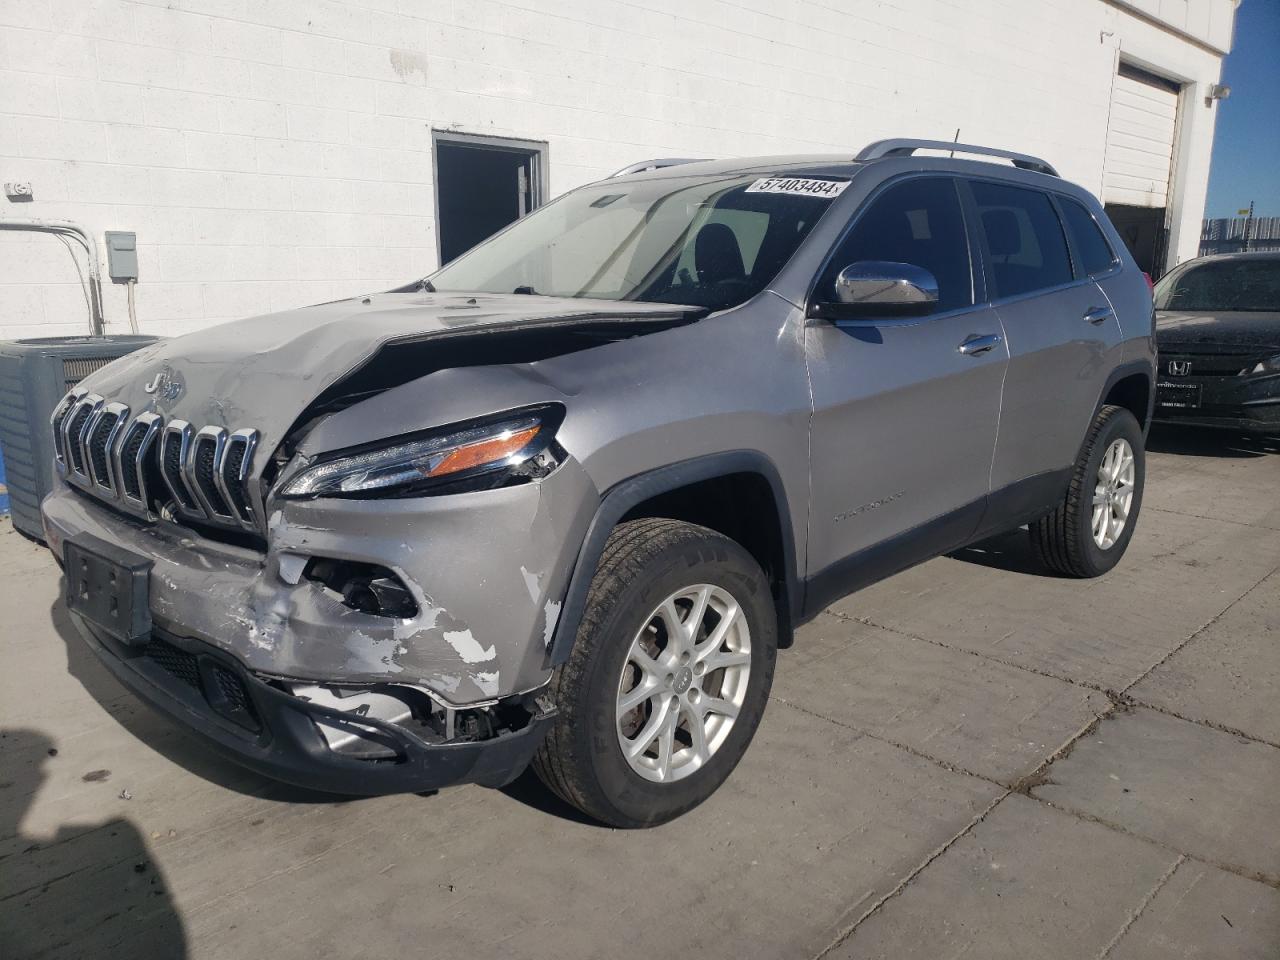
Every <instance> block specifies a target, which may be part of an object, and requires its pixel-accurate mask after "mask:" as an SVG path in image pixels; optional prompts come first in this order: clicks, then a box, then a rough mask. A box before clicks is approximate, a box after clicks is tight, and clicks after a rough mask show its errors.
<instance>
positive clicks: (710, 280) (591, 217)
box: [431, 177, 847, 310]
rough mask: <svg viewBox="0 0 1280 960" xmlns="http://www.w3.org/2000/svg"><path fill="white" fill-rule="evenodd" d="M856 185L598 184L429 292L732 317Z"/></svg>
mask: <svg viewBox="0 0 1280 960" xmlns="http://www.w3.org/2000/svg"><path fill="white" fill-rule="evenodd" d="M846 182H847V181H844V180H837V179H833V178H819V179H763V178H759V177H731V178H724V179H717V180H708V179H705V178H697V179H695V178H692V177H676V178H664V179H661V180H649V181H640V182H633V183H608V182H605V183H601V184H593V185H591V186H589V187H583V188H582V189H580V190H575V191H574V192H572V193H569V194H567V195H566V196H564V197H562V198H560V199H559V200H557V201H555V202H554V203H551V204H548V205H547V206H545V207H542V208H541V209H539V210H537V211H535V212H534V213H532V214H530V215H529V216H527V217H525V218H524V219H523V220H519V221H517V222H516V223H515V224H514V225H513V226H512V227H511V228H510V229H508V230H507V231H506V232H505V233H502V234H499V235H498V236H496V237H494V238H493V239H492V240H490V241H489V242H487V243H483V244H481V245H480V246H478V247H476V248H475V249H474V250H472V251H470V252H469V253H466V254H464V255H463V256H461V257H459V258H458V259H457V260H455V261H454V262H453V263H451V264H449V265H448V266H446V267H445V268H444V269H442V270H441V271H440V272H439V273H436V274H435V275H434V276H432V277H431V283H432V285H433V286H434V287H435V288H436V289H437V290H440V291H456V292H483V293H530V294H535V293H536V294H544V295H547V296H556V297H595V298H600V299H605V300H644V301H651V302H658V303H679V304H688V305H690V306H697V307H706V308H709V309H711V310H723V309H725V308H727V307H732V306H736V305H737V304H739V303H742V302H743V301H745V300H748V299H749V298H751V297H752V296H754V295H755V294H757V293H759V292H760V291H761V290H763V289H764V288H765V286H766V285H767V284H768V283H769V281H770V280H772V279H773V278H774V276H776V275H777V273H778V271H779V270H780V269H781V268H782V266H783V264H785V263H786V262H787V260H788V259H789V258H790V257H791V255H792V254H793V253H794V252H795V250H796V247H798V246H799V245H800V242H801V241H802V240H803V239H804V238H805V237H806V236H807V235H808V233H809V231H810V230H811V229H813V225H814V224H815V223H816V222H817V220H818V218H819V217H821V216H822V214H823V213H824V212H825V211H826V209H827V208H828V207H829V206H830V204H831V199H832V196H834V195H836V194H838V193H839V192H840V190H842V189H843V187H844V185H845V183H846ZM828 185H829V186H828ZM824 189H825V190H826V191H827V192H828V194H829V195H827V196H823V195H821V193H822V192H823V190H824ZM815 191H816V192H815Z"/></svg>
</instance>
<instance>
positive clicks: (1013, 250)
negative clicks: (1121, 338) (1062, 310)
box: [970, 180, 1075, 297]
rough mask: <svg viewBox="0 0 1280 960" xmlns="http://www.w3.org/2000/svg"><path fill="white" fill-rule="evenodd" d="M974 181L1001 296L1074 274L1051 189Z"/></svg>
mask: <svg viewBox="0 0 1280 960" xmlns="http://www.w3.org/2000/svg"><path fill="white" fill-rule="evenodd" d="M970 186H971V187H972V189H973V198H974V202H975V203H976V204H977V207H978V226H979V229H980V230H981V231H982V234H983V236H984V237H985V238H986V243H987V252H988V254H989V255H990V259H991V280H992V285H993V286H994V287H995V290H994V291H993V292H994V295H995V296H996V297H1016V296H1018V295H1020V294H1025V293H1033V292H1035V291H1036V290H1043V289H1045V288H1047V287H1056V286H1059V285H1061V284H1064V283H1070V282H1071V281H1072V280H1074V279H1075V277H1074V275H1073V274H1072V272H1071V258H1070V256H1069V255H1068V253H1067V239H1066V236H1065V235H1064V234H1063V232H1062V224H1061V222H1059V220H1058V214H1057V212H1056V211H1055V210H1054V208H1053V202H1052V201H1051V200H1050V199H1049V197H1048V195H1047V194H1045V193H1041V192H1040V191H1039V190H1030V189H1026V188H1023V187H1012V186H1008V185H1007V184H1003V183H990V182H988V181H982V180H977V181H973V182H972V183H971V184H970Z"/></svg>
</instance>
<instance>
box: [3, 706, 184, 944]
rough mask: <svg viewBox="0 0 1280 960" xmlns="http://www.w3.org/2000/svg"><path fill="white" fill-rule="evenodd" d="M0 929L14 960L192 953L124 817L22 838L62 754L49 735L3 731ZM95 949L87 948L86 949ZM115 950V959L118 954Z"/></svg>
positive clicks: (144, 847) (143, 845)
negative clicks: (63, 955)
mask: <svg viewBox="0 0 1280 960" xmlns="http://www.w3.org/2000/svg"><path fill="white" fill-rule="evenodd" d="M0 755H3V757H4V773H3V776H4V780H3V782H0V840H3V841H4V844H5V846H6V847H8V848H9V849H10V850H11V852H10V853H8V854H0V873H3V877H4V879H3V881H0V931H3V942H4V949H3V951H0V952H3V955H4V956H5V957H6V958H12V960H27V958H34V957H42V956H49V955H53V954H58V955H60V954H61V953H62V952H63V951H68V953H69V955H74V956H100V957H109V956H129V957H164V958H175V960H180V958H182V957H186V956H187V937H186V933H185V931H184V929H183V925H182V918H181V916H180V915H179V913H178V911H177V908H176V907H175V906H174V903H173V899H172V898H171V897H170V895H169V889H168V885H167V884H166V883H165V879H164V876H163V874H162V873H161V872H160V868H159V866H158V865H157V864H156V862H155V861H154V860H153V859H152V857H151V854H150V852H149V851H148V849H147V844H146V841H145V840H144V839H143V837H142V834H141V833H140V832H139V831H138V829H137V827H135V826H134V825H133V824H132V823H130V822H129V821H128V820H124V819H120V818H116V819H112V820H105V821H103V822H102V823H98V824H91V825H87V826H86V825H76V826H74V827H71V826H60V827H58V828H57V830H56V831H55V832H53V833H51V834H47V835H41V834H37V833H35V832H30V833H23V832H21V831H22V827H23V820H24V818H25V816H26V813H27V810H28V809H30V807H31V806H32V805H33V804H34V802H35V798H36V795H37V794H38V793H39V791H40V787H41V785H42V784H43V783H44V781H45V780H46V779H47V777H48V774H47V772H46V771H47V768H48V766H49V765H50V764H53V763H57V762H58V761H57V755H58V751H57V748H56V747H54V745H53V741H52V740H50V739H49V738H48V737H47V736H45V735H44V734H43V733H40V732H39V731H36V730H29V729H6V730H0ZM88 942H92V943H93V945H94V946H93V947H92V948H91V949H90V950H87V951H86V949H85V947H86V944H87V943H88ZM117 951H119V952H117Z"/></svg>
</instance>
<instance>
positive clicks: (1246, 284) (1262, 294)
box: [1155, 258, 1280, 312]
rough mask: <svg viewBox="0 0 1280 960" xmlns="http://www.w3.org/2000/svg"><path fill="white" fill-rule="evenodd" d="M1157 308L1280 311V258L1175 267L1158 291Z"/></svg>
mask: <svg viewBox="0 0 1280 960" xmlns="http://www.w3.org/2000/svg"><path fill="white" fill-rule="evenodd" d="M1155 298H1156V309H1157V310H1190V311H1196V310H1215V311H1223V312H1226V311H1230V310H1244V311H1267V312H1280V258H1276V259H1271V258H1266V259H1259V260H1210V261H1208V262H1206V263H1201V264H1196V265H1193V266H1190V267H1187V268H1186V269H1185V270H1174V271H1173V272H1172V273H1170V274H1169V275H1168V276H1166V277H1165V278H1164V279H1162V280H1161V281H1160V282H1159V283H1158V284H1156V290H1155Z"/></svg>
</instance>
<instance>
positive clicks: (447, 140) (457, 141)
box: [431, 127, 551, 265]
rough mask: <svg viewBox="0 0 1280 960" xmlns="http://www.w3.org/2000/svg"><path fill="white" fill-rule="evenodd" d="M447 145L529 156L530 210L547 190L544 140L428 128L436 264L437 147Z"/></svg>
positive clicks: (438, 260) (540, 202) (438, 258)
mask: <svg viewBox="0 0 1280 960" xmlns="http://www.w3.org/2000/svg"><path fill="white" fill-rule="evenodd" d="M442 143H443V144H445V145H446V146H460V147H471V148H473V149H480V150H494V151H497V152H499V153H518V154H520V155H522V156H527V157H528V158H529V167H530V172H531V176H530V178H529V209H528V210H527V211H525V214H526V215H527V214H528V213H532V212H533V211H534V210H536V209H538V207H540V206H542V205H543V204H544V203H545V202H546V198H547V196H548V193H549V190H548V186H547V167H548V165H549V155H550V152H551V148H550V145H549V144H548V143H547V141H545V140H526V139H523V138H521V137H494V136H490V135H488V134H484V133H466V132H464V131H461V130H451V129H441V128H438V127H432V128H431V199H432V202H433V203H434V204H435V206H434V208H433V210H432V216H433V218H434V221H435V228H436V229H435V234H436V264H437V265H439V264H440V263H441V262H442V257H441V254H442V249H441V246H440V162H439V157H438V155H437V147H439V145H440V144H442Z"/></svg>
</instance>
